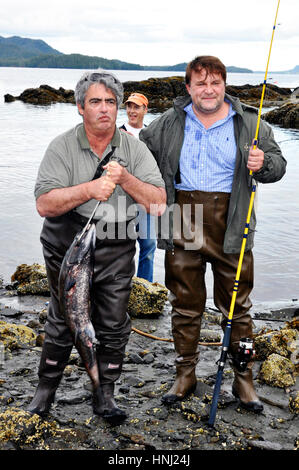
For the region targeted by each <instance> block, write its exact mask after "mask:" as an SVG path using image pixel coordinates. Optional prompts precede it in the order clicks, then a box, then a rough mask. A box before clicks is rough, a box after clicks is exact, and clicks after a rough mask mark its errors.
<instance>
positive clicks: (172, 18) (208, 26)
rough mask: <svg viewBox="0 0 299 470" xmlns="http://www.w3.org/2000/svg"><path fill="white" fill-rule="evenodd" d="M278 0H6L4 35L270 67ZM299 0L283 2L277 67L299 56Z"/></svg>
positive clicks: (152, 61) (76, 47) (168, 60)
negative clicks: (207, 56)
mask: <svg viewBox="0 0 299 470" xmlns="http://www.w3.org/2000/svg"><path fill="white" fill-rule="evenodd" d="M276 7H277V2H276V1H273V0H251V1H250V3H244V2H240V1H237V0H226V2H224V1H223V0H214V1H213V2H207V1H206V0H197V1H196V2H188V3H187V2H185V3H182V2H181V3H180V4H176V3H174V2H173V0H163V1H162V0H151V2H150V4H149V5H147V4H146V3H145V2H144V3H141V1H140V0H138V1H137V0H126V1H123V0H114V1H113V2H110V3H108V1H107V0H105V1H103V0H85V2H84V3H82V2H81V1H79V0H64V1H62V2H61V1H60V2H58V1H57V0H52V1H51V2H47V3H45V2H40V1H38V0H26V2H23V1H18V0H10V1H9V0H2V2H1V16H0V35H3V36H10V35H19V36H23V37H31V38H35V39H37V38H38V39H44V40H45V41H46V42H48V44H50V45H51V46H52V47H54V48H55V49H58V50H60V51H61V52H64V53H74V52H78V53H81V54H86V55H100V56H101V57H106V58H109V59H112V58H114V59H115V58H118V59H120V60H125V61H128V62H133V63H139V64H142V65H162V64H163V65H165V64H176V63H180V62H186V61H188V60H189V58H190V57H191V58H192V57H194V56H195V55H197V54H201V53H203V54H206V53H207V54H214V55H218V56H219V57H220V58H222V59H223V61H224V62H225V63H226V64H230V65H237V66H245V67H246V66H247V67H249V68H252V69H255V70H257V69H262V68H263V67H264V64H265V62H266V55H267V53H268V50H269V44H270V38H271V33H272V28H273V24H274V16H275V12H276ZM298 14H299V2H298V0H288V2H283V1H282V2H281V4H280V9H279V15H278V21H277V23H278V25H277V28H276V31H275V41H274V45H273V62H272V64H273V67H275V68H276V69H277V70H279V69H281V70H283V69H285V68H292V67H293V66H294V65H296V64H297V63H298V58H297V57H298V48H299V32H298V24H297V20H298V16H299V15H298Z"/></svg>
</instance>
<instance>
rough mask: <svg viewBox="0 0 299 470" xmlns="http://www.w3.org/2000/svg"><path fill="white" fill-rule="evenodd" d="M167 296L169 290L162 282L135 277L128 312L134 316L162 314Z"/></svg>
mask: <svg viewBox="0 0 299 470" xmlns="http://www.w3.org/2000/svg"><path fill="white" fill-rule="evenodd" d="M167 296H168V291H167V289H166V287H164V286H162V284H159V283H158V282H149V281H147V280H146V279H142V278H140V277H133V280H132V290H131V294H130V298H129V304H128V313H129V315H130V316H132V317H138V316H143V315H146V316H151V315H152V316H156V315H161V314H162V313H163V308H164V305H165V302H166V300H167Z"/></svg>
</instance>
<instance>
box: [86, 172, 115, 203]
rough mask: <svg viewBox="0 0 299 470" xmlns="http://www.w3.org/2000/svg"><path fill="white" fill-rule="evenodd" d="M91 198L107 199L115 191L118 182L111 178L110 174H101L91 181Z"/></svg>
mask: <svg viewBox="0 0 299 470" xmlns="http://www.w3.org/2000/svg"><path fill="white" fill-rule="evenodd" d="M89 184H90V188H89V198H90V199H97V200H98V201H107V200H108V199H109V197H110V196H111V194H112V193H113V191H114V189H115V186H116V184H115V183H114V182H113V181H112V180H111V178H109V176H106V175H105V176H101V177H100V178H97V179H95V180H93V181H90V183H89Z"/></svg>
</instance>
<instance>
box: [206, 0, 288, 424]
mask: <svg viewBox="0 0 299 470" xmlns="http://www.w3.org/2000/svg"><path fill="white" fill-rule="evenodd" d="M279 3H280V0H278V4H277V9H276V15H275V21H274V26H273V30H272V36H271V42H270V49H269V54H268V60H267V66H266V72H265V77H264V83H263V89H262V96H261V101H260V107H259V112H258V119H257V125H256V131H255V136H254V140H253V149H256V147H257V139H258V133H259V127H260V120H261V114H262V106H263V100H264V95H265V89H266V83H267V75H268V68H269V61H270V55H271V50H272V44H273V38H274V32H275V28H276V20H277V14H278V8H279ZM249 174H250V175H251V176H252V174H253V172H252V170H250V172H249ZM252 181H253V184H252V191H251V196H250V202H249V208H248V213H247V218H246V224H245V229H244V234H243V241H242V246H241V251H240V257H239V262H238V268H237V274H236V278H235V282H234V287H233V294H232V299H231V304H230V309H229V314H228V318H227V323H226V327H225V331H224V337H223V341H222V348H221V355H220V359H219V361H218V371H217V377H216V382H215V386H214V393H213V399H212V404H211V409H210V417H209V426H211V427H213V426H214V422H215V417H216V412H217V405H218V398H219V393H220V387H221V382H222V376H223V371H224V366H225V362H226V358H227V354H228V349H229V344H230V336H231V329H232V319H233V314H234V308H235V302H236V297H237V292H238V286H239V280H240V274H241V269H242V263H243V257H244V252H245V246H246V241H247V236H248V232H249V224H250V219H251V213H252V209H253V203H254V198H255V193H256V183H255V181H254V179H253V180H252Z"/></svg>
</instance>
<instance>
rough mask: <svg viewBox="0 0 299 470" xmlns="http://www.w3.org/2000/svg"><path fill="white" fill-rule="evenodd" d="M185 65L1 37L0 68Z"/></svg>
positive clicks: (229, 69)
mask: <svg viewBox="0 0 299 470" xmlns="http://www.w3.org/2000/svg"><path fill="white" fill-rule="evenodd" d="M186 66H187V62H182V63H179V64H175V65H140V64H134V63H130V62H125V61H121V60H119V59H106V58H103V57H97V56H88V55H84V54H76V53H74V54H64V53H62V52H60V51H58V50H56V49H53V48H52V47H51V46H50V45H49V44H47V43H46V42H45V41H43V40H42V39H31V38H23V37H20V36H11V37H8V38H4V37H2V36H0V67H30V68H70V69H97V68H102V69H110V70H159V71H173V72H184V71H185V69H186ZM226 69H227V72H229V73H230V72H235V73H254V72H253V70H251V69H248V68H245V67H236V66H233V65H230V66H227V67H226ZM270 73H299V65H296V66H295V67H294V68H293V69H291V70H287V71H282V72H270Z"/></svg>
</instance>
